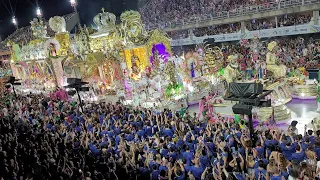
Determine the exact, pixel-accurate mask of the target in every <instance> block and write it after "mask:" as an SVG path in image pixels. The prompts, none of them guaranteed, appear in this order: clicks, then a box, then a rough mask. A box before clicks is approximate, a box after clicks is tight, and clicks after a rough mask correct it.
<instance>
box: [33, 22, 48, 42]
mask: <svg viewBox="0 0 320 180" xmlns="http://www.w3.org/2000/svg"><path fill="white" fill-rule="evenodd" d="M30 24H31V30H32V34H33V35H34V36H35V37H36V38H40V39H42V38H46V37H47V26H45V25H44V23H43V21H42V20H41V19H38V18H34V19H33V20H32V21H31V22H30Z"/></svg>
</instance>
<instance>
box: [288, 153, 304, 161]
mask: <svg viewBox="0 0 320 180" xmlns="http://www.w3.org/2000/svg"><path fill="white" fill-rule="evenodd" d="M305 158H306V153H304V152H303V151H302V152H299V153H297V152H296V153H293V154H292V156H291V161H296V162H301V161H303V160H304V159H305Z"/></svg>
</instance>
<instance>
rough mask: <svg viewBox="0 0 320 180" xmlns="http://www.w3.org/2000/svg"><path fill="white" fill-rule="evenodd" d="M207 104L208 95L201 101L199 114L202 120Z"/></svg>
mask: <svg viewBox="0 0 320 180" xmlns="http://www.w3.org/2000/svg"><path fill="white" fill-rule="evenodd" d="M205 104H206V97H203V98H202V99H200V101H199V114H198V119H199V120H200V118H201V116H203V113H204V110H205Z"/></svg>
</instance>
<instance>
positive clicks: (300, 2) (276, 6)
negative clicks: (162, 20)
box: [149, 0, 320, 29]
mask: <svg viewBox="0 0 320 180" xmlns="http://www.w3.org/2000/svg"><path fill="white" fill-rule="evenodd" d="M313 4H320V0H283V1H279V2H269V3H264V4H260V5H251V6H246V7H239V8H236V9H233V10H229V11H221V12H217V13H214V14H202V17H199V18H197V20H192V19H187V20H186V19H182V20H181V21H180V22H176V23H168V24H167V25H165V26H162V27H160V26H159V25H154V26H149V29H155V28H160V29H165V28H175V27H179V26H184V25H188V24H195V23H197V22H205V21H211V20H214V19H224V18H231V17H236V16H244V15H251V14H257V13H261V12H268V11H275V10H280V9H285V8H291V7H297V6H306V5H313Z"/></svg>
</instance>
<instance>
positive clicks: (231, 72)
mask: <svg viewBox="0 0 320 180" xmlns="http://www.w3.org/2000/svg"><path fill="white" fill-rule="evenodd" d="M237 59H238V56H236V55H234V56H233V55H230V56H228V59H227V61H228V63H229V64H228V66H227V67H226V68H225V70H224V73H225V74H224V77H225V79H226V81H227V83H228V84H229V83H231V82H234V81H236V80H237V79H238V78H239V77H241V73H240V72H239V70H238V68H239V64H238V62H237Z"/></svg>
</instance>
